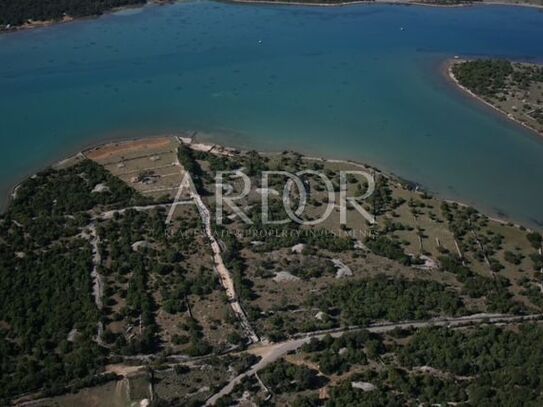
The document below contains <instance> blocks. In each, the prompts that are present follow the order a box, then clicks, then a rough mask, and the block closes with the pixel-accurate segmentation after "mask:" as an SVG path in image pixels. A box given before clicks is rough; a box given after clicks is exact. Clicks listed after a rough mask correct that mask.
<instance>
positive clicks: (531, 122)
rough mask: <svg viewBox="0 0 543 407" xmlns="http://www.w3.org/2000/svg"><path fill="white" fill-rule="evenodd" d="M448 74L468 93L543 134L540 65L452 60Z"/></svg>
mask: <svg viewBox="0 0 543 407" xmlns="http://www.w3.org/2000/svg"><path fill="white" fill-rule="evenodd" d="M448 72H449V76H450V77H451V79H452V80H453V81H454V82H455V83H456V84H457V85H459V86H460V87H461V88H462V89H464V90H465V91H466V92H468V93H469V94H470V95H472V96H474V97H476V98H477V99H479V100H481V101H483V102H484V103H486V104H487V105H489V106H491V107H492V108H494V109H496V110H497V111H499V112H501V113H503V114H504V115H506V116H507V117H508V118H509V119H511V120H514V121H515V122H517V123H519V124H521V125H523V126H525V127H527V128H529V129H531V130H533V131H535V132H537V133H538V134H540V135H542V136H543V66H541V65H536V64H528V63H520V62H510V61H504V60H482V59H479V60H473V61H457V60H454V61H452V62H451V63H450V65H449V69H448Z"/></svg>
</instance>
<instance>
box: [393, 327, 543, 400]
mask: <svg viewBox="0 0 543 407" xmlns="http://www.w3.org/2000/svg"><path fill="white" fill-rule="evenodd" d="M542 340H543V329H542V328H541V327H540V326H537V325H524V326H522V327H521V328H520V330H518V331H513V330H509V329H503V328H496V327H485V328H480V329H477V330H473V331H469V332H464V331H454V330H450V329H445V328H435V329H424V330H420V331H418V332H417V333H416V334H415V335H414V337H413V339H412V340H411V341H410V342H409V344H408V345H407V346H406V347H405V348H403V349H402V350H401V351H400V352H399V356H400V361H401V363H402V364H404V365H405V366H408V367H412V366H423V365H431V366H432V367H434V368H437V369H442V370H444V371H447V372H450V373H451V374H454V375H461V376H470V377H472V378H473V379H472V380H471V381H470V382H469V384H468V385H467V388H466V390H467V393H468V394H469V401H470V404H473V405H482V404H484V405H538V404H541V403H542V402H543V397H542V390H543V382H542V381H541V377H543V370H542V369H543V350H542V349H541V347H540V346H534V344H538V343H541V341H542Z"/></svg>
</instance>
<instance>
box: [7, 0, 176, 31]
mask: <svg viewBox="0 0 543 407" xmlns="http://www.w3.org/2000/svg"><path fill="white" fill-rule="evenodd" d="M176 2H177V0H147V2H146V3H144V4H131V5H126V6H121V7H114V8H112V9H110V10H107V11H104V12H103V13H101V14H91V15H88V16H84V17H72V16H64V17H63V18H62V19H58V20H36V21H33V20H28V21H30V22H26V23H24V24H22V25H18V26H14V27H10V28H4V29H0V35H2V34H15V33H18V32H24V31H29V30H35V29H38V28H47V27H52V26H56V25H63V24H69V23H73V22H77V21H86V20H96V19H98V18H101V17H104V16H107V15H111V14H115V13H119V12H122V11H125V10H137V9H142V10H143V9H144V8H146V7H152V6H165V5H168V4H173V3H176Z"/></svg>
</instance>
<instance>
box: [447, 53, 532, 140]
mask: <svg viewBox="0 0 543 407" xmlns="http://www.w3.org/2000/svg"><path fill="white" fill-rule="evenodd" d="M466 61H467V60H465V59H448V60H446V61H445V63H444V69H443V71H444V75H445V77H446V79H447V80H448V82H449V83H451V82H452V83H454V85H455V87H456V88H458V89H460V90H461V91H462V92H463V93H465V94H467V95H468V96H470V97H471V98H472V99H474V100H475V101H477V102H478V103H482V104H484V105H485V106H487V107H489V108H491V109H492V110H493V111H494V112H496V113H498V114H499V115H500V116H501V117H503V118H505V119H507V120H509V121H511V122H513V123H515V124H516V125H520V126H522V127H523V129H524V130H528V131H529V132H530V133H532V134H534V135H536V136H538V137H543V132H540V131H538V130H537V129H535V128H533V127H531V126H529V125H528V124H526V123H524V122H522V121H520V120H518V119H517V118H515V117H514V116H513V115H512V114H511V113H507V112H506V111H505V110H502V109H500V108H499V107H497V106H495V105H493V104H492V103H490V102H489V101H487V100H485V99H484V98H482V97H481V96H479V95H477V94H475V93H474V92H472V91H471V90H470V89H468V88H466V87H465V86H464V85H462V84H461V83H460V81H459V80H458V79H457V78H456V76H454V73H453V67H454V65H456V64H460V63H462V62H466Z"/></svg>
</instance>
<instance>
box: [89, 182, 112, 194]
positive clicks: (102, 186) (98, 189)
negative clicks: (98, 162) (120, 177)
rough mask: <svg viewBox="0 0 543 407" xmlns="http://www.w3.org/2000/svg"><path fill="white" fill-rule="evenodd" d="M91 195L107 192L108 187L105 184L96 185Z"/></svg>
mask: <svg viewBox="0 0 543 407" xmlns="http://www.w3.org/2000/svg"><path fill="white" fill-rule="evenodd" d="M92 192H93V193H101V192H109V187H108V186H107V185H106V184H96V185H95V186H94V188H93V189H92Z"/></svg>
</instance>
